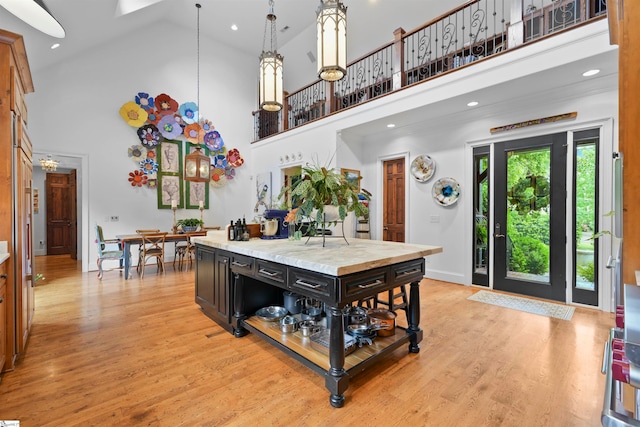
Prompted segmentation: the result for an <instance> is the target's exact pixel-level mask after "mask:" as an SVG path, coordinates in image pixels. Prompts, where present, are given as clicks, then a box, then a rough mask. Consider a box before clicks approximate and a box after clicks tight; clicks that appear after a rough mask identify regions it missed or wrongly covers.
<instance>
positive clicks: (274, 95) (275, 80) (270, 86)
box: [260, 0, 284, 111]
mask: <svg viewBox="0 0 640 427" xmlns="http://www.w3.org/2000/svg"><path fill="white" fill-rule="evenodd" d="M269 26H270V30H271V31H270V39H271V46H270V49H269V50H266V49H265V48H266V44H267V27H269ZM277 44H278V41H277V39H276V14H275V13H274V12H273V0H269V13H268V14H267V19H266V21H265V23H264V38H263V40H262V54H261V55H260V108H261V109H263V110H265V111H280V109H281V108H282V92H283V89H282V63H283V59H284V58H283V57H282V55H280V54H278V52H277V49H278V46H277Z"/></svg>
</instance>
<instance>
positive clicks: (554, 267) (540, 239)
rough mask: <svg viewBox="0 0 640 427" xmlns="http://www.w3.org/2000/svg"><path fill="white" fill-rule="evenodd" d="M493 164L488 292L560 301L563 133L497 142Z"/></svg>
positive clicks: (562, 277) (563, 292)
mask: <svg viewBox="0 0 640 427" xmlns="http://www.w3.org/2000/svg"><path fill="white" fill-rule="evenodd" d="M494 159H495V161H494V168H495V169H494V173H495V175H494V180H495V182H494V186H493V187H494V189H493V191H494V217H495V219H494V225H493V233H492V235H493V245H494V263H493V271H494V274H493V287H494V289H497V290H503V291H508V292H513V293H518V294H523V295H528V296H533V297H538V298H544V299H550V300H555V301H565V298H566V296H565V295H566V271H565V270H566V255H565V254H566V237H565V236H566V215H565V213H566V168H567V166H566V162H567V134H566V133H559V134H553V135H545V136H537V137H533V138H526V139H520V140H514V141H506V142H501V143H497V144H496V145H495V149H494Z"/></svg>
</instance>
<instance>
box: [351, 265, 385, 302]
mask: <svg viewBox="0 0 640 427" xmlns="http://www.w3.org/2000/svg"><path fill="white" fill-rule="evenodd" d="M341 283H342V285H341V287H340V288H341V289H344V292H345V296H346V297H347V298H349V299H359V298H360V297H365V296H371V295H376V294H377V293H378V292H380V291H382V290H383V289H384V288H385V286H386V285H387V284H388V283H389V269H388V268H377V269H375V270H370V271H368V272H366V273H358V274H355V275H353V276H349V277H345V278H343V279H342V282H341Z"/></svg>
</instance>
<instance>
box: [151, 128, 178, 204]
mask: <svg viewBox="0 0 640 427" xmlns="http://www.w3.org/2000/svg"><path fill="white" fill-rule="evenodd" d="M156 158H157V162H158V209H171V207H172V206H171V202H172V200H175V201H176V207H178V208H183V207H184V206H185V201H184V192H183V185H182V181H183V175H182V168H183V162H182V141H179V140H167V141H162V142H161V143H160V144H159V145H158V146H157V147H156Z"/></svg>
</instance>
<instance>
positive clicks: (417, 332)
mask: <svg viewBox="0 0 640 427" xmlns="http://www.w3.org/2000/svg"><path fill="white" fill-rule="evenodd" d="M408 314H409V316H408V317H409V319H408V322H409V328H408V330H409V332H413V335H412V336H411V340H410V341H409V352H410V353H419V352H420V346H419V345H418V343H419V342H420V341H422V329H420V282H417V281H416V282H411V290H410V291H409V313H408Z"/></svg>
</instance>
